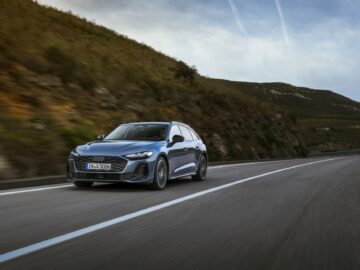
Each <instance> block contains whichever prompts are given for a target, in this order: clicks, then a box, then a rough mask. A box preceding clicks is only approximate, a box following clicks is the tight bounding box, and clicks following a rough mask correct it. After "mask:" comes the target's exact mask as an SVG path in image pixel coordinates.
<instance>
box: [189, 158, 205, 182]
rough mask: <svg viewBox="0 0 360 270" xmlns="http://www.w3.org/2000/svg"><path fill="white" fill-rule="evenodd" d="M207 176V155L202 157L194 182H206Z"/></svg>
mask: <svg viewBox="0 0 360 270" xmlns="http://www.w3.org/2000/svg"><path fill="white" fill-rule="evenodd" d="M206 175H207V160H206V157H205V155H202V156H201V158H200V161H199V166H198V170H197V173H196V174H195V175H194V176H192V179H193V180H194V181H205V180H206Z"/></svg>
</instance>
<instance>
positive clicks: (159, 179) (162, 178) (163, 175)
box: [150, 157, 168, 190]
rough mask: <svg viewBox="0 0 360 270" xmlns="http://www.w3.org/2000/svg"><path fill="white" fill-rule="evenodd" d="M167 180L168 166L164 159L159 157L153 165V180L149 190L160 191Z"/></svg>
mask: <svg viewBox="0 0 360 270" xmlns="http://www.w3.org/2000/svg"><path fill="white" fill-rule="evenodd" d="M167 180H168V166H167V162H166V160H165V158H164V157H159V158H158V159H157V161H156V163H155V170H154V179H153V182H152V184H151V185H150V188H151V189H153V190H161V189H163V188H164V187H165V186H166V182H167Z"/></svg>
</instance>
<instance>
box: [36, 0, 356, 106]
mask: <svg viewBox="0 0 360 270" xmlns="http://www.w3.org/2000/svg"><path fill="white" fill-rule="evenodd" d="M39 2H40V3H43V4H46V5H51V6H55V7H57V8H59V9H62V10H66V11H68V10H71V11H72V12H73V13H75V14H77V15H79V16H81V17H86V18H88V19H90V20H93V21H95V22H96V23H98V24H101V25H104V26H106V27H108V28H111V29H113V30H115V31H117V32H119V33H121V34H125V35H127V36H129V37H130V38H132V39H135V40H137V41H140V42H144V43H146V44H148V45H150V46H151V47H153V48H155V49H156V50H158V51H161V52H163V53H165V54H167V55H170V56H173V57H175V58H178V59H181V60H183V61H185V62H186V63H188V64H189V65H195V66H196V68H197V69H198V71H199V72H200V73H201V74H202V75H206V76H209V77H215V78H224V79H229V80H237V81H254V82H274V81H281V82H287V83H291V84H294V85H299V86H308V87H312V88H318V89H330V90H333V91H336V92H338V93H340V94H343V95H345V96H348V97H351V98H353V99H355V100H357V101H360V87H359V85H360V72H359V67H360V0H252V1H249V0H198V1H196V0H152V1H148V0H132V1H131V0H40V1H39Z"/></svg>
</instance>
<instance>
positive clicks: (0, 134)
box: [0, 0, 357, 178]
mask: <svg viewBox="0 0 360 270" xmlns="http://www.w3.org/2000/svg"><path fill="white" fill-rule="evenodd" d="M0 35H1V38H0V52H1V54H0V178H7V177H26V176H33V175H42V174H57V173H63V171H64V160H65V158H66V155H67V153H68V151H69V150H70V149H71V148H72V147H73V146H74V145H76V144H80V143H83V142H85V141H87V140H92V139H93V138H94V137H95V135H96V134H100V133H102V132H106V131H108V130H110V129H111V128H113V127H114V126H116V125H118V124H120V123H123V122H129V121H147V120H151V121H157V120H159V121H160V120H161V121H168V120H178V121H183V122H186V123H188V124H190V125H191V126H193V127H194V128H195V129H196V130H197V131H198V132H199V134H200V135H201V136H202V137H203V139H204V140H205V142H206V143H207V145H208V148H209V154H210V158H211V159H212V160H226V159H228V160H231V159H257V158H267V157H280V156H282V157H285V156H298V155H304V154H305V153H306V147H304V145H303V143H302V141H301V139H299V138H298V131H297V127H296V126H295V125H294V121H295V120H294V119H292V118H291V117H289V115H288V113H287V108H285V107H284V106H281V104H277V102H272V100H269V99H263V98H259V97H258V96H256V95H253V94H254V93H253V92H251V95H249V92H246V91H245V90H246V89H252V88H254V86H256V84H245V83H244V85H242V83H239V85H242V86H241V87H239V85H234V84H233V83H230V82H226V81H219V80H211V79H207V78H204V77H201V76H199V75H198V74H196V73H194V71H193V70H191V69H190V68H189V67H186V66H184V65H182V64H181V63H179V62H178V61H176V60H175V59H172V58H170V57H167V56H165V55H163V54H160V53H158V52H156V51H155V50H153V49H151V48H149V47H147V46H145V45H143V44H139V43H136V42H135V41H132V40H130V39H128V38H126V37H124V36H121V35H118V34H116V33H114V32H112V31H110V30H108V29H105V28H103V27H100V26H97V25H94V24H93V23H90V22H87V21H86V20H83V19H80V18H78V17H75V16H73V15H71V14H68V13H63V12H59V11H57V10H55V9H52V8H47V7H43V6H40V5H38V4H36V3H34V2H31V1H28V0H12V1H6V0H0ZM239 89H241V90H244V89H245V90H244V91H239ZM279 105H280V106H279ZM335 115H336V112H335ZM354 121H357V118H354ZM300 126H301V125H300ZM4 159H5V161H4ZM1 160H2V161H1ZM6 167H12V168H17V169H15V170H5V169H4V168H6ZM12 171H13V173H9V172H12Z"/></svg>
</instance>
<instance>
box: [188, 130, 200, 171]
mask: <svg viewBox="0 0 360 270" xmlns="http://www.w3.org/2000/svg"><path fill="white" fill-rule="evenodd" d="M189 131H190V133H191V136H192V137H193V147H194V153H195V163H196V164H197V165H198V164H199V160H200V157H201V155H202V150H201V145H202V141H201V140H200V137H199V136H198V135H197V134H196V132H195V131H194V130H192V129H191V128H189Z"/></svg>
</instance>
